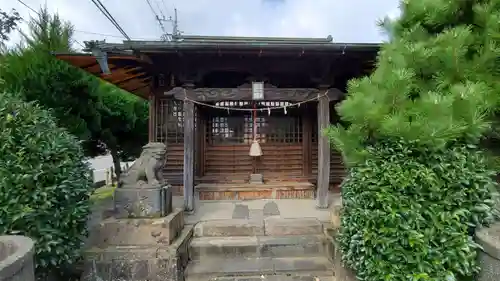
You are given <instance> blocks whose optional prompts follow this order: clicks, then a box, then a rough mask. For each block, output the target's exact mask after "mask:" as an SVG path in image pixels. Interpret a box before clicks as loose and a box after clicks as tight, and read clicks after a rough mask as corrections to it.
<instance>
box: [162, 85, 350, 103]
mask: <svg viewBox="0 0 500 281" xmlns="http://www.w3.org/2000/svg"><path fill="white" fill-rule="evenodd" d="M319 93H320V91H319V90H318V89H316V88H276V87H265V88H264V97H265V100H266V101H280V100H282V101H291V102H293V101H305V100H308V99H313V98H315V97H317V96H318V94H319ZM164 95H165V96H167V97H174V98H175V99H178V100H184V98H185V95H187V98H189V99H190V100H195V101H221V100H224V101H231V100H235V101H241V100H248V101H251V100H252V88H251V87H247V86H242V87H239V88H197V89H193V90H190V91H184V88H181V87H176V88H173V89H172V90H170V91H168V92H165V93H164ZM343 96H344V93H343V92H341V91H340V90H339V89H336V88H331V89H329V90H328V99H329V100H331V101H334V100H340V99H342V98H343Z"/></svg>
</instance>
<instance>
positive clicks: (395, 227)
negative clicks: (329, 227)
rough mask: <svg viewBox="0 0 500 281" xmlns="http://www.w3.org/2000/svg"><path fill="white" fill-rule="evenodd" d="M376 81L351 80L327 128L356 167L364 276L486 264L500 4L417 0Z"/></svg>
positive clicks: (348, 220)
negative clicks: (488, 142) (482, 246)
mask: <svg viewBox="0 0 500 281" xmlns="http://www.w3.org/2000/svg"><path fill="white" fill-rule="evenodd" d="M401 9H402V14H401V17H400V19H399V20H397V21H395V22H393V23H391V26H390V30H389V31H390V33H391V41H390V42H388V43H387V44H384V45H383V46H382V48H381V51H380V52H379V55H378V59H377V64H376V69H375V70H374V72H373V73H372V74H371V75H370V76H369V77H364V78H362V79H356V80H353V81H350V83H349V87H348V92H349V95H348V97H347V98H346V100H345V101H343V102H342V103H341V105H340V106H339V107H338V112H339V115H340V117H341V120H342V121H344V122H345V123H347V124H349V126H347V127H341V126H339V127H332V128H330V129H329V130H328V131H327V134H328V135H329V137H330V139H331V140H332V142H333V143H334V144H335V145H336V146H337V148H338V149H339V150H340V151H341V152H342V154H343V156H344V159H345V162H346V163H347V164H348V165H349V167H350V170H349V176H348V177H347V179H346V180H345V182H344V183H343V184H342V196H343V200H344V202H345V203H344V204H345V206H344V209H345V210H344V214H343V217H342V224H341V230H340V240H341V243H340V244H341V250H342V253H343V258H344V260H345V262H346V263H347V265H349V266H351V267H352V268H353V269H354V270H355V271H356V273H357V275H358V277H359V279H361V280H370V281H371V280H377V281H378V280H387V281H389V280H394V281H399V280H432V281H434V280H436V281H437V280H440V281H441V280H455V278H458V277H460V276H462V275H463V276H471V275H472V274H473V273H474V272H475V271H477V267H476V262H475V255H476V253H475V249H476V245H475V244H474V243H473V242H472V237H471V236H469V235H470V234H472V231H473V230H474V228H475V227H477V226H479V225H480V224H483V223H487V222H488V221H489V220H491V218H492V208H491V206H492V204H493V201H492V197H493V191H494V190H493V189H492V188H491V187H494V186H495V183H494V181H493V179H492V175H493V173H492V170H491V168H490V167H489V166H488V163H487V162H488V161H486V159H485V157H484V155H483V154H481V153H480V152H479V151H480V149H479V148H478V147H477V145H478V144H479V143H480V141H481V139H482V138H483V137H484V136H485V135H486V134H487V133H489V131H490V129H491V123H490V121H491V115H492V113H493V112H494V111H495V110H496V109H497V108H498V101H499V97H500V95H498V93H499V92H500V79H499V78H500V75H499V74H500V72H499V71H498V67H499V64H498V58H499V57H500V47H499V46H500V37H498V36H496V35H497V34H498V30H500V21H499V20H498V19H499V18H500V6H499V5H498V4H497V3H495V2H494V1H488V0H486V1H446V0H407V1H403V2H402V4H401Z"/></svg>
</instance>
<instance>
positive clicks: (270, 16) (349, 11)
mask: <svg viewBox="0 0 500 281" xmlns="http://www.w3.org/2000/svg"><path fill="white" fill-rule="evenodd" d="M22 1H23V2H24V3H26V4H27V5H28V6H30V7H31V8H33V9H35V10H38V9H39V8H40V7H41V6H44V5H47V8H48V10H49V12H54V13H55V12H57V13H58V14H59V15H60V17H61V18H63V19H65V20H68V21H71V23H72V24H73V25H74V27H75V29H76V33H75V39H76V41H77V42H79V43H80V44H81V42H83V41H89V40H104V39H105V40H106V42H122V41H123V40H124V38H123V37H122V36H120V33H119V32H118V30H117V29H116V28H115V27H114V26H113V25H112V24H111V23H110V21H109V20H108V19H107V18H106V17H105V16H104V15H103V14H102V13H101V12H100V11H99V9H98V8H97V7H96V6H95V5H94V4H93V3H92V1H91V0H78V1H77V0H22ZM101 2H102V3H103V4H104V6H105V7H106V8H107V9H108V11H109V12H110V13H111V15H112V16H113V17H114V18H115V19H116V21H117V22H118V23H119V24H120V26H121V27H122V28H123V29H124V30H125V32H126V33H127V34H128V36H129V37H131V39H133V40H159V39H160V37H161V35H162V34H163V31H162V29H161V28H160V26H159V24H158V21H157V20H156V19H155V15H154V13H153V12H152V11H151V9H150V7H149V5H148V0H101ZM149 2H150V3H151V5H152V6H153V8H154V10H155V12H156V14H158V15H159V16H160V17H162V14H163V15H164V16H165V18H168V17H169V16H173V15H174V8H176V9H177V11H178V24H179V29H180V31H182V32H183V33H184V34H186V35H215V36H266V37H267V36H273V37H318V38H326V37H327V36H328V35H331V36H332V37H333V40H334V41H335V42H343V43H360V42H363V43H373V42H381V41H382V40H384V39H385V37H384V35H383V33H382V32H381V30H380V28H378V27H377V26H376V22H377V20H378V19H381V18H383V17H385V16H389V17H392V18H394V17H397V15H398V14H399V9H398V4H399V0H376V1H375V0H149ZM375 3H376V4H375ZM0 7H1V9H3V10H4V11H8V10H10V9H12V8H14V9H16V10H17V11H18V12H19V14H20V15H21V16H22V17H23V18H24V19H29V17H30V16H36V14H35V13H34V12H33V11H30V9H28V8H27V7H25V6H24V5H22V4H21V3H19V1H18V0H0ZM164 24H165V28H166V30H167V32H170V31H171V30H172V25H171V24H170V23H168V22H165V23H164ZM19 28H20V29H22V30H24V29H25V28H26V24H25V23H21V24H20V26H19ZM19 40H20V36H19V34H18V32H14V34H12V35H11V40H10V42H8V45H13V44H15V43H17V42H19ZM75 47H80V46H78V45H76V46H75ZM80 48H81V47H80Z"/></svg>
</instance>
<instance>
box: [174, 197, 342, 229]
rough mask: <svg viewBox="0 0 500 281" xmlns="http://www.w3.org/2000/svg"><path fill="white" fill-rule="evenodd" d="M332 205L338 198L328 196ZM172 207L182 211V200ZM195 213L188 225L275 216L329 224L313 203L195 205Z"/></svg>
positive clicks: (326, 213)
mask: <svg viewBox="0 0 500 281" xmlns="http://www.w3.org/2000/svg"><path fill="white" fill-rule="evenodd" d="M330 202H331V204H340V195H339V194H331V196H330ZM173 204H174V207H176V208H182V207H183V199H182V197H181V196H175V197H174V200H173ZM195 209H196V211H195V212H194V213H193V214H190V215H186V217H185V220H186V223H187V224H194V223H196V222H198V221H206V220H219V219H264V218H265V217H270V216H276V217H281V218H308V217H309V218H317V219H319V220H320V221H322V222H329V221H330V211H329V210H328V209H318V208H316V201H315V200H310V199H279V200H273V199H260V200H248V201H197V202H195Z"/></svg>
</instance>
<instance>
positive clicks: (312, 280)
mask: <svg viewBox="0 0 500 281" xmlns="http://www.w3.org/2000/svg"><path fill="white" fill-rule="evenodd" d="M336 280H337V279H336V278H335V276H331V275H330V276H328V275H326V276H322V275H319V276H315V275H310V274H304V275H302V274H297V275H289V274H277V275H259V276H232V277H225V276H222V277H220V276H217V277H211V278H206V277H197V278H195V277H191V278H187V279H186V281H336Z"/></svg>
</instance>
